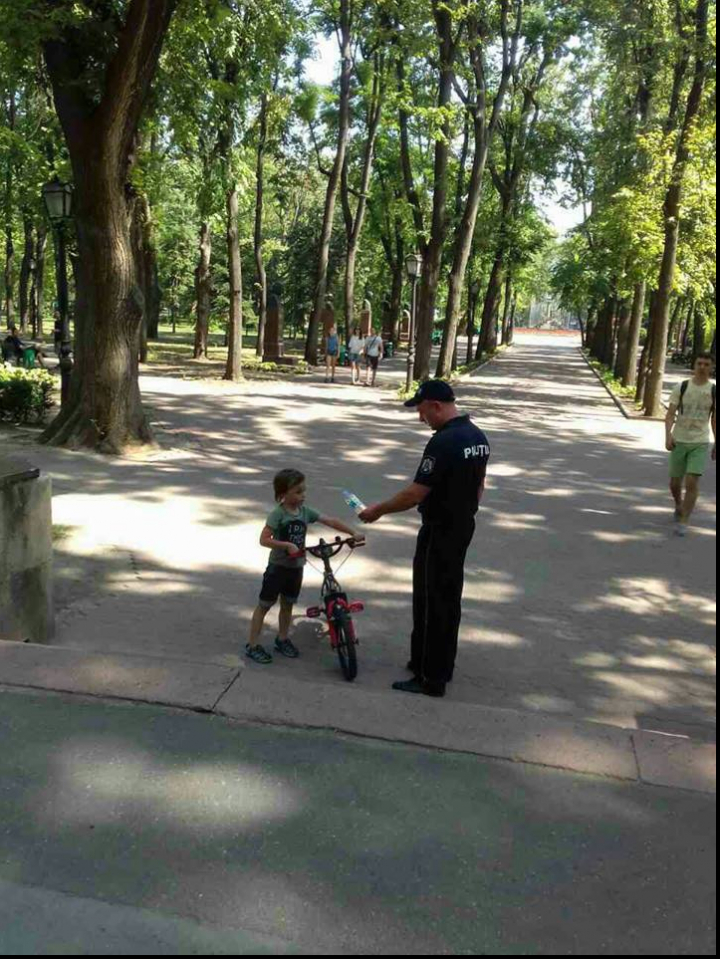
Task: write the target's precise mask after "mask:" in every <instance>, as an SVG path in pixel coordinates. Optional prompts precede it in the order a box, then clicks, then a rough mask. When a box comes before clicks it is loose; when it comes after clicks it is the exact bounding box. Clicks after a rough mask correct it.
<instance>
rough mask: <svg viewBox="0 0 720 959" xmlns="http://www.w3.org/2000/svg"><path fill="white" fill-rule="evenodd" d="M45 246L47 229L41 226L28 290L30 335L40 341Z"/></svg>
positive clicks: (43, 294) (41, 332) (41, 336)
mask: <svg viewBox="0 0 720 959" xmlns="http://www.w3.org/2000/svg"><path fill="white" fill-rule="evenodd" d="M46 245H47V229H46V227H45V225H44V224H41V225H40V226H39V227H38V230H37V238H36V242H35V269H34V270H33V275H32V287H31V290H30V324H31V327H32V335H33V338H34V339H36V340H42V338H43V335H44V330H43V307H44V296H45V292H44V291H45V247H46Z"/></svg>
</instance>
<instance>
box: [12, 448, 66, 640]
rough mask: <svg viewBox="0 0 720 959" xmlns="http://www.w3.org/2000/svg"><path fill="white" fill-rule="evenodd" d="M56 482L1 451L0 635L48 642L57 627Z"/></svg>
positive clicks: (14, 638) (15, 638)
mask: <svg viewBox="0 0 720 959" xmlns="http://www.w3.org/2000/svg"><path fill="white" fill-rule="evenodd" d="M52 559H53V544H52V486H51V481H50V478H49V477H47V476H42V475H41V473H40V470H38V469H36V468H35V467H33V466H31V465H30V464H28V463H26V462H24V461H21V460H17V459H14V458H10V457H0V640H12V641H14V642H32V643H47V642H49V641H50V640H51V639H52V637H53V634H54V631H55V611H54V606H53V568H52Z"/></svg>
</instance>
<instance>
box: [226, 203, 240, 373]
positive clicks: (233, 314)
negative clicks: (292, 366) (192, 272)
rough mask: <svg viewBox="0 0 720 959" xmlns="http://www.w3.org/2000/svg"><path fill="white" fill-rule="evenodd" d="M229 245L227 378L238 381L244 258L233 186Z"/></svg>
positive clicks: (228, 234) (229, 220)
mask: <svg viewBox="0 0 720 959" xmlns="http://www.w3.org/2000/svg"><path fill="white" fill-rule="evenodd" d="M227 246H228V273H229V277H230V315H229V323H228V346H229V349H228V359H227V366H226V368H225V379H226V380H231V381H232V382H235V383H237V382H238V381H239V380H241V379H242V341H243V329H242V323H243V316H242V259H241V257H240V236H239V232H238V191H237V187H235V186H233V187H232V188H231V189H230V190H228V194H227Z"/></svg>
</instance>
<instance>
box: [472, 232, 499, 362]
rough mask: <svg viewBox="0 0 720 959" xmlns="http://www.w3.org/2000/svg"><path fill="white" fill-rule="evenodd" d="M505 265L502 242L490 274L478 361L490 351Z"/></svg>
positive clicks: (478, 347) (479, 341)
mask: <svg viewBox="0 0 720 959" xmlns="http://www.w3.org/2000/svg"><path fill="white" fill-rule="evenodd" d="M504 263H505V245H504V241H502V240H501V241H500V245H499V246H498V250H497V253H496V254H495V262H494V263H493V267H492V272H491V273H490V280H489V282H488V287H487V291H486V293H485V302H484V305H483V312H482V321H481V323H480V337H479V339H478V345H477V352H476V354H475V359H476V360H481V359H482V358H483V356H484V355H485V353H487V351H488V350H489V349H490V343H491V340H492V327H493V322H494V320H495V317H496V315H497V307H498V303H499V302H500V296H501V294H502V274H503V267H504Z"/></svg>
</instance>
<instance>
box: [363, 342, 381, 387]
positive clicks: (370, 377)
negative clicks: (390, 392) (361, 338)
mask: <svg viewBox="0 0 720 959" xmlns="http://www.w3.org/2000/svg"><path fill="white" fill-rule="evenodd" d="M384 352H385V350H384V347H383V341H382V337H381V336H378V333H377V330H375V329H372V330H371V331H370V336H368V338H367V339H366V340H365V358H366V361H367V367H366V373H365V386H375V380H376V378H377V371H378V366H379V364H380V360H381V359H382V357H383V354H384Z"/></svg>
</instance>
